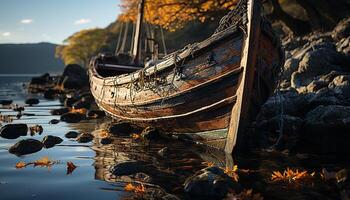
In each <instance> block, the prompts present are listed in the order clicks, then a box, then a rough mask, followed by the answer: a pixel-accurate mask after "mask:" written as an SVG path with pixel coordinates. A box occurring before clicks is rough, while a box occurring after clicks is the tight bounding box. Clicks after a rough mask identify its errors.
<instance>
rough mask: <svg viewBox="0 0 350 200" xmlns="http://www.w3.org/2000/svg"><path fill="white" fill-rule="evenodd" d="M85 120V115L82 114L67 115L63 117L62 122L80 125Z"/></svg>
mask: <svg viewBox="0 0 350 200" xmlns="http://www.w3.org/2000/svg"><path fill="white" fill-rule="evenodd" d="M84 118H85V115H83V114H81V113H65V114H63V115H61V121H64V122H67V123H78V122H80V121H81V120H83V119H84Z"/></svg>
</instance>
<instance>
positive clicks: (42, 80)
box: [30, 73, 52, 85]
mask: <svg viewBox="0 0 350 200" xmlns="http://www.w3.org/2000/svg"><path fill="white" fill-rule="evenodd" d="M51 82H52V77H51V76H50V74H49V73H45V74H43V75H41V76H39V77H33V78H32V80H31V81H30V84H31V85H45V84H48V83H51Z"/></svg>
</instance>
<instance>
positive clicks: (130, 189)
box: [124, 183, 146, 193]
mask: <svg viewBox="0 0 350 200" xmlns="http://www.w3.org/2000/svg"><path fill="white" fill-rule="evenodd" d="M124 190H125V191H128V192H135V193H144V192H145V191H146V188H145V186H143V184H140V185H137V186H134V185H133V184H131V183H128V184H126V185H125V187H124Z"/></svg>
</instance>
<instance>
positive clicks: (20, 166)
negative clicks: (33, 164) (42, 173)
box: [16, 161, 27, 169]
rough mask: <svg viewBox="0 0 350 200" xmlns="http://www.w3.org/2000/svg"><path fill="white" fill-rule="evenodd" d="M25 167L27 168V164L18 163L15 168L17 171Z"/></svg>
mask: <svg viewBox="0 0 350 200" xmlns="http://www.w3.org/2000/svg"><path fill="white" fill-rule="evenodd" d="M26 166H27V164H26V163H25V162H23V161H21V162H18V163H17V164H16V168H17V169H22V168H24V167H26Z"/></svg>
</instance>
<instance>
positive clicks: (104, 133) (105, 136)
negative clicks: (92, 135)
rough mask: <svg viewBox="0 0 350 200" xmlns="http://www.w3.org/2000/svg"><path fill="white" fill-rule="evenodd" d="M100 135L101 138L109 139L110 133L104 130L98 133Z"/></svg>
mask: <svg viewBox="0 0 350 200" xmlns="http://www.w3.org/2000/svg"><path fill="white" fill-rule="evenodd" d="M98 135H99V136H100V137H101V138H107V137H108V136H109V133H108V132H107V131H105V130H103V131H100V132H99V133H98Z"/></svg>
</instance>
